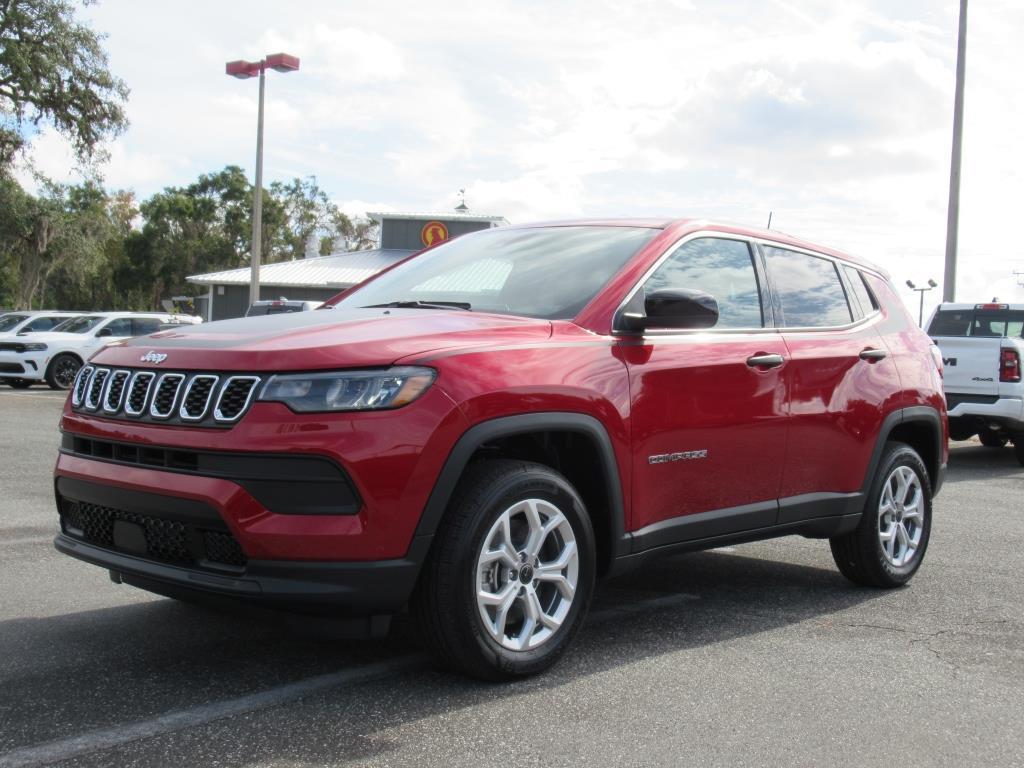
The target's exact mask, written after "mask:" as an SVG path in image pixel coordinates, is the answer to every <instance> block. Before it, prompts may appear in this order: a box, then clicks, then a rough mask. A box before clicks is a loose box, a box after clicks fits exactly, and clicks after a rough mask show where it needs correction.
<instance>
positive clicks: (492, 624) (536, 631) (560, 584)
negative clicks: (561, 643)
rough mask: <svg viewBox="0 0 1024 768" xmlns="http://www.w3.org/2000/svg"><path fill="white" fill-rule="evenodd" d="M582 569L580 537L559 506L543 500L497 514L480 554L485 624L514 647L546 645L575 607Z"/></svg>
mask: <svg viewBox="0 0 1024 768" xmlns="http://www.w3.org/2000/svg"><path fill="white" fill-rule="evenodd" d="M579 571H580V567H579V550H578V548H577V545H576V536H575V534H574V533H573V530H572V525H571V524H570V523H569V520H568V518H566V516H565V515H564V514H563V513H562V512H561V510H559V509H558V507H556V506H555V505H554V504H552V503H551V502H550V501H545V500H543V499H524V500H523V501H519V502H516V503H515V504H514V505H512V506H511V507H509V508H508V509H506V510H505V511H504V512H503V513H502V514H501V515H499V516H498V519H497V520H496V521H495V522H494V525H492V526H491V528H490V530H489V531H488V532H487V535H486V536H484V539H483V544H482V546H481V548H480V552H479V555H478V557H477V566H476V574H475V582H474V590H475V593H476V601H477V607H478V609H479V612H480V618H481V619H482V621H483V625H484V627H485V628H486V629H487V631H488V633H489V634H490V635H491V637H492V638H493V639H494V640H496V641H497V642H498V643H500V644H501V645H502V646H503V647H505V648H508V649H510V650H514V651H526V650H532V649H534V648H537V647H539V646H541V645H543V644H544V643H545V642H547V641H548V640H550V639H551V637H552V636H553V635H554V634H555V633H556V632H557V631H558V629H559V628H560V627H561V626H562V623H563V622H564V621H565V618H566V616H567V615H568V614H569V610H570V609H571V608H572V603H573V598H574V596H575V594H576V588H577V586H578V581H579Z"/></svg>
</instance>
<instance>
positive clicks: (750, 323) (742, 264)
mask: <svg viewBox="0 0 1024 768" xmlns="http://www.w3.org/2000/svg"><path fill="white" fill-rule="evenodd" d="M663 289H689V290H697V291H704V293H709V294H711V295H712V296H714V297H715V299H716V300H717V301H718V323H717V324H716V325H715V328H760V327H761V326H762V325H764V321H763V319H762V313H761V292H760V289H759V287H758V283H757V273H756V272H755V271H754V262H753V260H752V259H751V253H750V246H749V245H747V243H744V242H741V241H739V240H725V239H721V238H717V237H702V238H699V239H697V240H691V241H690V242H688V243H685V244H683V245H681V246H680V247H679V248H677V249H676V251H675V253H673V254H672V255H671V256H669V257H668V258H667V259H666V260H665V261H664V262H662V264H661V266H660V267H658V269H657V270H655V272H654V274H653V275H651V276H650V277H649V278H647V282H646V283H644V293H645V294H647V293H650V292H651V291H658V290H663Z"/></svg>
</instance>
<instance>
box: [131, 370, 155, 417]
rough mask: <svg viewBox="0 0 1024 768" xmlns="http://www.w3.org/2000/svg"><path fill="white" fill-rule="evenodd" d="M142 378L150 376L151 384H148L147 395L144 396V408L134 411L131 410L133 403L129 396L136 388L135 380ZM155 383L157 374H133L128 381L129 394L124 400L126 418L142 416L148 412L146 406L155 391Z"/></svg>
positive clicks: (137, 372)
mask: <svg viewBox="0 0 1024 768" xmlns="http://www.w3.org/2000/svg"><path fill="white" fill-rule="evenodd" d="M140 376H149V383H148V384H146V394H144V395H143V396H142V407H141V408H140V409H139V410H137V411H133V410H132V409H131V402H130V400H129V396H130V395H131V393H132V390H133V389H134V388H135V380H136V379H138V378H139V377H140ZM154 381H156V373H154V372H153V371H136V372H135V373H133V374H132V376H131V378H130V379H129V380H128V385H127V386H128V388H127V394H126V395H125V400H124V412H125V415H126V416H141V415H142V414H144V413H145V412H146V406H147V405H148V404H149V393H150V392H152V390H153V382H154Z"/></svg>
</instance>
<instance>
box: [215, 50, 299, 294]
mask: <svg viewBox="0 0 1024 768" xmlns="http://www.w3.org/2000/svg"><path fill="white" fill-rule="evenodd" d="M298 68H299V60H298V59H297V58H296V57H295V56H289V55H288V54H287V53H272V54H270V55H269V56H267V57H266V58H264V59H260V60H259V61H244V60H240V61H229V62H228V63H227V64H226V65H225V72H226V73H227V74H229V75H231V77H237V78H238V79H239V80H248V79H249V78H250V77H257V76H258V77H259V79H260V103H259V111H258V116H257V118H256V188H255V189H254V190H253V193H252V257H251V259H250V261H249V269H250V277H249V306H252V305H253V304H255V303H256V302H257V301H259V299H260V260H261V258H262V256H263V92H264V90H265V88H266V78H267V69H272V70H274V71H275V72H294V71H295V70H297V69H298Z"/></svg>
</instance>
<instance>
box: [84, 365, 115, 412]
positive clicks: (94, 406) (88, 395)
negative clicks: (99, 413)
mask: <svg viewBox="0 0 1024 768" xmlns="http://www.w3.org/2000/svg"><path fill="white" fill-rule="evenodd" d="M104 371H105V372H106V374H107V375H106V376H105V377H104V379H103V383H102V384H100V394H99V399H98V400H97V402H95V403H94V402H93V400H92V386H93V384H95V383H96V377H97V376H99V375H100V374H101V373H103V372H104ZM109 379H110V369H109V368H103V367H97V368H96V369H95V370H93V372H92V376H90V377H89V386H88V387H86V390H85V410H87V411H96V410H99V407H100V403H102V402H103V392H104V390H106V387H107V381H108V380H109Z"/></svg>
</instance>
